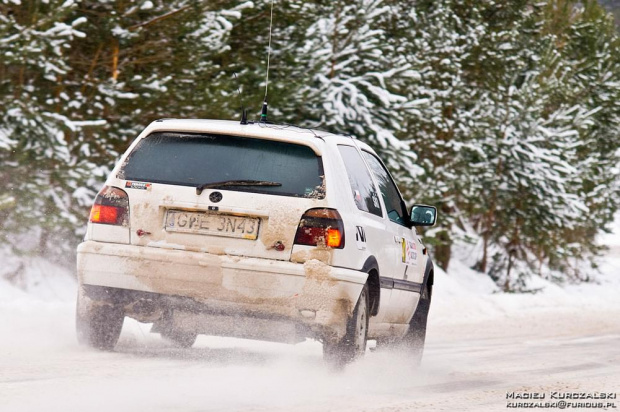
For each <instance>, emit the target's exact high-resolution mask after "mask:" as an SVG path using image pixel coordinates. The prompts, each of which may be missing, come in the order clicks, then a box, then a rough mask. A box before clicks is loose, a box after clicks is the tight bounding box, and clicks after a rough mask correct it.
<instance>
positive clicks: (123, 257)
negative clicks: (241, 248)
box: [77, 241, 367, 340]
mask: <svg viewBox="0 0 620 412" xmlns="http://www.w3.org/2000/svg"><path fill="white" fill-rule="evenodd" d="M77 263H78V278H79V281H80V284H81V285H84V286H85V288H84V292H86V293H87V295H88V297H89V298H90V299H92V300H97V301H101V300H104V301H106V300H107V301H109V302H110V303H121V304H122V305H123V306H124V307H125V308H126V313H127V315H128V316H133V317H136V318H138V319H139V320H151V321H153V320H155V321H156V320H157V319H149V316H150V317H151V318H153V317H155V318H157V316H159V315H158V314H160V313H164V311H169V310H170V308H171V307H172V308H174V309H175V310H177V311H179V313H180V312H183V316H179V318H182V317H184V318H185V321H184V322H185V324H186V325H190V326H191V327H192V328H194V329H196V330H197V331H198V332H199V333H208V334H219V335H230V336H241V337H245V336H242V335H243V331H238V330H235V328H234V326H235V324H237V325H244V326H243V328H242V329H244V330H245V331H246V332H247V335H248V336H247V337H252V338H258V339H260V338H261V335H265V336H264V338H266V339H272V340H273V339H274V337H271V336H267V335H269V332H264V333H262V332H260V331H261V330H265V331H269V330H270V329H271V330H272V331H273V330H278V328H277V326H282V325H284V324H289V325H293V326H294V327H295V329H296V330H297V331H298V333H299V331H300V330H302V331H306V332H304V334H306V335H309V336H312V337H319V338H323V339H329V340H332V339H339V338H341V337H342V336H344V334H345V330H346V321H347V319H348V317H349V316H350V315H351V313H352V311H353V308H354V307H355V304H356V302H357V299H358V297H359V295H360V293H361V290H362V288H363V286H364V284H365V283H366V278H367V274H366V273H363V272H358V271H355V270H349V269H343V268H334V267H331V266H328V265H326V264H324V263H322V262H320V261H318V260H310V261H307V262H306V263H304V264H300V263H292V262H284V261H274V260H267V259H257V258H242V257H235V256H228V255H213V254H208V253H201V252H192V251H184V250H169V249H162V248H153V247H142V246H134V245H120V244H111V243H102V242H94V241H86V242H84V243H82V244H80V245H79V246H78V258H77ZM93 286H99V287H103V288H93ZM119 290H120V291H119ZM89 291H90V293H89ZM102 291H105V293H102ZM123 291H125V292H123ZM130 291H134V292H133V293H132V292H130ZM135 292H144V293H142V294H140V293H135ZM146 301H148V304H147V305H146V306H145V305H142V306H140V304H139V303H140V302H142V303H144V302H146ZM136 305H137V306H136ZM137 307H140V309H137ZM145 308H146V309H145ZM147 309H148V310H147ZM190 314H191V316H190ZM231 318H234V319H231ZM200 319H202V320H204V321H200ZM248 320H250V323H248ZM227 323H229V324H230V327H229V328H226V327H222V325H225V324H227ZM259 324H260V325H262V326H264V327H261V328H259ZM218 325H219V326H218ZM248 325H250V326H251V325H255V326H256V328H253V329H256V330H252V331H250V330H247V329H248ZM270 325H271V326H273V327H271V328H270V327H269V326H270ZM190 326H188V327H190ZM276 340H279V339H276ZM282 340H288V339H287V338H286V337H283V338H282Z"/></svg>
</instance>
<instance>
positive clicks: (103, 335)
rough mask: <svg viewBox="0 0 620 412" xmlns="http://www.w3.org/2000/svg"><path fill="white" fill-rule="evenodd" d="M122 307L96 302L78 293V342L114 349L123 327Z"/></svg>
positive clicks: (76, 320) (104, 348) (99, 347)
mask: <svg viewBox="0 0 620 412" xmlns="http://www.w3.org/2000/svg"><path fill="white" fill-rule="evenodd" d="M124 320H125V314H124V313H123V310H122V308H120V307H116V306H114V305H110V304H104V303H99V302H95V301H93V300H91V299H89V298H88V297H86V296H84V294H83V293H79V294H78V302H77V310H76V317H75V326H76V332H77V338H78V342H79V343H80V344H81V345H85V346H90V347H93V348H97V349H101V350H112V349H114V346H116V343H117V342H118V338H119V337H120V335H121V330H122V329H123V321H124Z"/></svg>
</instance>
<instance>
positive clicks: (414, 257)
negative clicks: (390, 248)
mask: <svg viewBox="0 0 620 412" xmlns="http://www.w3.org/2000/svg"><path fill="white" fill-rule="evenodd" d="M401 245H402V249H403V250H402V251H403V253H402V260H403V263H404V264H406V265H411V266H416V265H417V264H418V248H417V246H416V244H415V242H414V241H412V240H407V239H403V240H402V243H401Z"/></svg>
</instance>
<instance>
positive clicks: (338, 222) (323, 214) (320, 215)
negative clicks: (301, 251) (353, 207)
mask: <svg viewBox="0 0 620 412" xmlns="http://www.w3.org/2000/svg"><path fill="white" fill-rule="evenodd" d="M295 244H297V245H307V246H322V247H331V248H336V249H342V248H343V247H344V224H343V223H342V218H341V217H340V213H338V211H337V210H335V209H310V210H308V211H306V213H304V215H303V216H302V217H301V221H300V222H299V226H298V227H297V233H296V234H295Z"/></svg>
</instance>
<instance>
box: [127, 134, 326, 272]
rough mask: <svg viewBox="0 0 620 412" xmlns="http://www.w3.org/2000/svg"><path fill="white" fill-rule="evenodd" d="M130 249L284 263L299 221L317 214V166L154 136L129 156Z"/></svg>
mask: <svg viewBox="0 0 620 412" xmlns="http://www.w3.org/2000/svg"><path fill="white" fill-rule="evenodd" d="M117 177H118V178H119V179H122V180H123V186H124V189H125V191H126V192H127V194H128V197H129V215H130V218H129V224H130V231H131V236H130V242H131V243H132V244H134V245H140V246H145V247H160V248H171V249H181V250H190V251H200V252H207V253H213V254H228V255H233V256H248V257H260V258H269V259H277V260H289V259H290V254H291V248H292V245H293V241H294V239H295V233H296V231H297V227H298V224H299V222H300V219H301V217H302V215H303V213H304V212H305V211H306V210H308V209H310V208H313V207H317V206H321V205H322V203H323V202H322V199H324V198H325V193H324V187H325V185H324V174H323V165H322V159H321V157H320V156H319V155H317V154H316V153H315V152H314V150H313V149H312V148H311V147H309V146H306V145H303V144H297V143H291V142H283V141H276V140H266V139H258V138H248V137H238V136H229V135H218V134H204V133H201V134H196V133H179V132H155V133H152V134H150V135H149V136H147V137H145V138H144V139H142V140H141V141H140V142H138V144H137V145H136V146H135V147H134V149H133V150H132V152H131V153H130V154H129V156H128V157H127V159H126V160H125V162H124V164H123V165H122V167H121V169H120V170H119V173H118V176H117Z"/></svg>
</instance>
